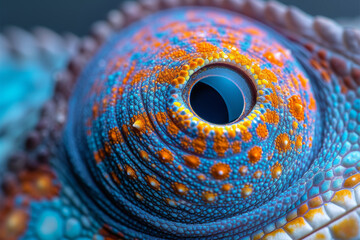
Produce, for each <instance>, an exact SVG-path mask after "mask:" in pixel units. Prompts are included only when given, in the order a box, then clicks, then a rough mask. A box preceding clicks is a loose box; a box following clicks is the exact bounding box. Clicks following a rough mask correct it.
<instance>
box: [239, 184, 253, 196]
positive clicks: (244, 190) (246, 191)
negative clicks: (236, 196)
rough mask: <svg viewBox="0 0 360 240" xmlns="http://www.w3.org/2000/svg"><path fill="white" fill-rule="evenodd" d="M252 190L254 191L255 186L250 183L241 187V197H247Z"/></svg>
mask: <svg viewBox="0 0 360 240" xmlns="http://www.w3.org/2000/svg"><path fill="white" fill-rule="evenodd" d="M252 192H253V188H252V187H251V186H250V185H245V186H244V187H243V188H242V189H241V197H243V198H247V197H249V196H250V195H251V194H252Z"/></svg>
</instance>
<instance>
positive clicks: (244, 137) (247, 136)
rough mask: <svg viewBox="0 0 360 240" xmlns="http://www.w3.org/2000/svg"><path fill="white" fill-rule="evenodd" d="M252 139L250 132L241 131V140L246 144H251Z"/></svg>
mask: <svg viewBox="0 0 360 240" xmlns="http://www.w3.org/2000/svg"><path fill="white" fill-rule="evenodd" d="M251 138H252V135H251V133H250V132H249V131H248V130H243V131H241V139H242V140H243V141H244V142H249V141H250V140H251Z"/></svg>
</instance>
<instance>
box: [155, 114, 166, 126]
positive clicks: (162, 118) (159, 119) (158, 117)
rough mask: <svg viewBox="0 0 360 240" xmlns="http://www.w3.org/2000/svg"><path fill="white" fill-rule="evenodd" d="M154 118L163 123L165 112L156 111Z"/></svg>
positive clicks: (164, 121)
mask: <svg viewBox="0 0 360 240" xmlns="http://www.w3.org/2000/svg"><path fill="white" fill-rule="evenodd" d="M156 120H157V121H158V122H159V123H160V124H165V123H166V113H164V112H158V113H157V114H156Z"/></svg>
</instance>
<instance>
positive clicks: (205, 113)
mask: <svg viewBox="0 0 360 240" xmlns="http://www.w3.org/2000/svg"><path fill="white" fill-rule="evenodd" d="M193 77H195V79H197V82H196V83H195V84H194V85H193V87H192V89H191V91H190V99H189V100H190V105H191V107H192V109H193V110H194V112H195V113H196V114H197V115H198V116H199V117H201V118H202V119H204V120H205V121H207V122H210V123H214V124H228V123H231V122H233V121H235V120H237V119H238V118H239V117H240V116H241V115H242V113H243V112H244V110H245V97H244V94H243V91H242V89H241V88H242V87H244V86H246V87H247V88H249V83H248V80H247V79H245V76H243V74H240V73H239V72H238V71H236V69H234V68H233V67H226V66H224V64H218V65H213V66H209V67H204V68H203V69H200V70H199V71H198V72H197V73H195V74H194V75H193ZM244 84H246V85H244Z"/></svg>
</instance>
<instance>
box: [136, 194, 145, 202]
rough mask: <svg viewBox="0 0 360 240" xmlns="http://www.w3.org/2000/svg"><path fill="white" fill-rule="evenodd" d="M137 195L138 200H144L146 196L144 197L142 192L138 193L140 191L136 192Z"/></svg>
mask: <svg viewBox="0 0 360 240" xmlns="http://www.w3.org/2000/svg"><path fill="white" fill-rule="evenodd" d="M135 197H136V198H137V199H138V200H140V201H143V200H144V197H143V196H142V195H141V194H140V193H138V192H135Z"/></svg>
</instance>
